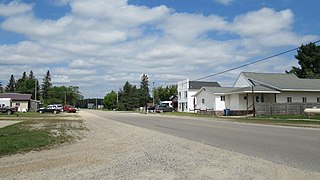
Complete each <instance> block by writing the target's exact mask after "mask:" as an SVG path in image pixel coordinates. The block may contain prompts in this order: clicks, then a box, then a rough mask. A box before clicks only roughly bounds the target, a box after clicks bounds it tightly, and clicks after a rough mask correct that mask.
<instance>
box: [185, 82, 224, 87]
mask: <svg viewBox="0 0 320 180" xmlns="http://www.w3.org/2000/svg"><path fill="white" fill-rule="evenodd" d="M202 87H221V86H220V84H219V83H218V82H207V81H189V88H190V89H201V88H202Z"/></svg>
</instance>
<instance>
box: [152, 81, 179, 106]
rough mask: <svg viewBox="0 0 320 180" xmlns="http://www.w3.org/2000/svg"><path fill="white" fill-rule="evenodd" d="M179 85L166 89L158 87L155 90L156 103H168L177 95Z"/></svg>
mask: <svg viewBox="0 0 320 180" xmlns="http://www.w3.org/2000/svg"><path fill="white" fill-rule="evenodd" d="M177 93H178V90H177V85H171V86H166V87H162V86H160V87H157V88H156V90H155V101H156V103H159V102H160V101H167V100H169V99H170V97H171V96H173V95H177Z"/></svg>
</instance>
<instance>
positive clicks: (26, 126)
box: [0, 113, 87, 157]
mask: <svg viewBox="0 0 320 180" xmlns="http://www.w3.org/2000/svg"><path fill="white" fill-rule="evenodd" d="M61 115H62V114H61ZM68 116H69V117H70V115H68ZM1 117H2V116H1ZM1 117H0V119H6V118H1ZM12 117H15V118H12ZM53 117H54V118H53ZM64 117H65V116H61V117H56V116H52V115H50V114H41V115H40V116H38V114H32V113H23V118H22V119H21V116H19V117H16V116H10V117H9V118H10V120H19V121H21V120H22V122H20V123H17V124H13V125H10V126H6V127H4V128H0V157H1V156H6V155H12V154H16V153H22V152H28V151H32V150H41V149H46V148H51V147H54V146H56V145H61V144H63V143H67V142H73V141H74V140H76V139H79V138H81V133H82V132H83V131H84V130H87V129H86V128H85V127H84V124H83V121H82V120H80V119H77V118H74V120H70V119H65V118H64ZM0 122H1V121H0Z"/></svg>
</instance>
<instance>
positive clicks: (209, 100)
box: [196, 90, 215, 110]
mask: <svg viewBox="0 0 320 180" xmlns="http://www.w3.org/2000/svg"><path fill="white" fill-rule="evenodd" d="M196 99H197V101H196V104H197V105H196V109H201V110H205V109H215V105H214V103H215V102H214V100H215V96H214V95H213V94H212V93H209V92H208V91H205V90H202V91H201V92H200V93H199V94H198V95H197V97H196ZM202 99H204V104H203V103H202Z"/></svg>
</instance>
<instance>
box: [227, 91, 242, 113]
mask: <svg viewBox="0 0 320 180" xmlns="http://www.w3.org/2000/svg"><path fill="white" fill-rule="evenodd" d="M228 99H229V101H230V104H229V106H227V108H229V109H231V110H239V106H240V99H239V94H231V95H229V96H228Z"/></svg>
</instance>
